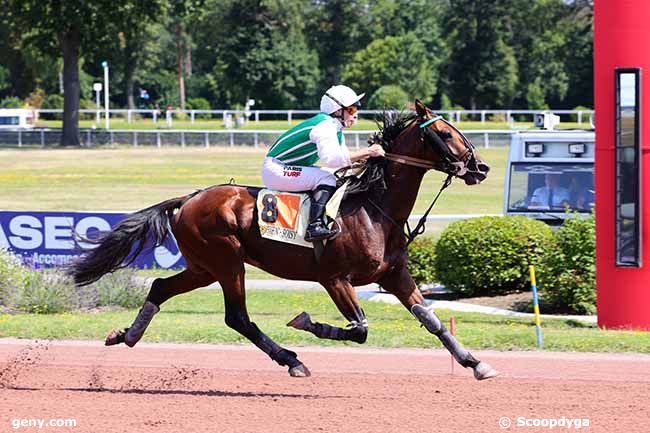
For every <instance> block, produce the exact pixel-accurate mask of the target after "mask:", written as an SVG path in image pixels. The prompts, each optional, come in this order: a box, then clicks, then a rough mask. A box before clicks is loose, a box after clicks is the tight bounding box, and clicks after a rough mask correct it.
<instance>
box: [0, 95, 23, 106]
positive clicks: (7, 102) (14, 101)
mask: <svg viewBox="0 0 650 433" xmlns="http://www.w3.org/2000/svg"><path fill="white" fill-rule="evenodd" d="M22 106H23V103H22V101H21V100H20V99H18V98H16V97H15V96H7V97H6V98H4V99H3V100H2V101H0V108H22Z"/></svg>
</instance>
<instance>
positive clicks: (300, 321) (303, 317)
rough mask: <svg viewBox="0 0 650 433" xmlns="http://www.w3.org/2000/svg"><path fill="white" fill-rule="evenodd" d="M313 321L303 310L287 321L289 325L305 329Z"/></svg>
mask: <svg viewBox="0 0 650 433" xmlns="http://www.w3.org/2000/svg"><path fill="white" fill-rule="evenodd" d="M310 323H311V317H309V314H307V313H306V312H304V311H303V312H302V313H300V314H298V315H297V316H296V317H294V318H293V319H292V320H290V321H289V323H287V326H291V327H292V328H296V329H301V330H304V329H305V328H306V327H307V325H308V324H310Z"/></svg>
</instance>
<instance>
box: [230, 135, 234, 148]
mask: <svg viewBox="0 0 650 433" xmlns="http://www.w3.org/2000/svg"><path fill="white" fill-rule="evenodd" d="M234 145H235V134H233V133H232V132H231V133H230V147H232V146H234Z"/></svg>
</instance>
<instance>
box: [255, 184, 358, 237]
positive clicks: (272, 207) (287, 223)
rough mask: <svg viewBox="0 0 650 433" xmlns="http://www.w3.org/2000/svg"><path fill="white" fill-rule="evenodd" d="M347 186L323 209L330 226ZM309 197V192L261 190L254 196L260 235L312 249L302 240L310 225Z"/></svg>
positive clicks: (333, 196)
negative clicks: (255, 197)
mask: <svg viewBox="0 0 650 433" xmlns="http://www.w3.org/2000/svg"><path fill="white" fill-rule="evenodd" d="M345 187H346V185H342V186H341V187H340V188H338V189H337V190H336V191H335V192H334V194H333V195H332V197H331V198H330V199H329V201H328V202H327V205H326V206H325V215H326V216H327V217H328V218H326V220H328V221H329V226H330V227H331V226H332V225H333V224H335V222H334V219H336V216H337V215H338V212H339V206H340V205H341V200H342V198H343V195H344V193H345ZM310 205H311V197H310V195H309V194H308V193H305V192H301V193H295V192H283V191H274V190H270V189H266V188H265V189H262V190H261V191H260V192H259V194H258V195H257V221H258V224H259V226H260V235H261V236H262V237H263V238H266V239H273V240H275V241H279V242H285V243H288V244H293V245H300V246H303V247H307V248H314V244H313V243H312V242H307V241H306V240H305V232H306V231H307V226H308V225H309V208H310Z"/></svg>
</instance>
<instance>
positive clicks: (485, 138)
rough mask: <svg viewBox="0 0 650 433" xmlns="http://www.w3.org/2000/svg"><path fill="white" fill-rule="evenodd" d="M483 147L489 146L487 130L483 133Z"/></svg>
mask: <svg viewBox="0 0 650 433" xmlns="http://www.w3.org/2000/svg"><path fill="white" fill-rule="evenodd" d="M483 147H485V148H486V149H487V148H489V147H490V134H488V133H487V132H484V133H483Z"/></svg>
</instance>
